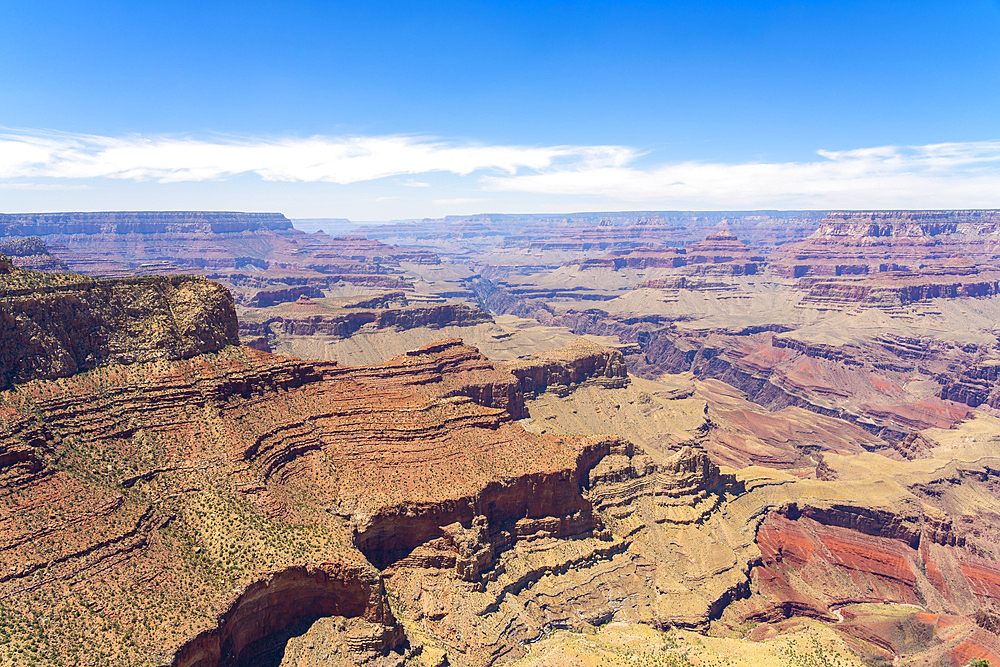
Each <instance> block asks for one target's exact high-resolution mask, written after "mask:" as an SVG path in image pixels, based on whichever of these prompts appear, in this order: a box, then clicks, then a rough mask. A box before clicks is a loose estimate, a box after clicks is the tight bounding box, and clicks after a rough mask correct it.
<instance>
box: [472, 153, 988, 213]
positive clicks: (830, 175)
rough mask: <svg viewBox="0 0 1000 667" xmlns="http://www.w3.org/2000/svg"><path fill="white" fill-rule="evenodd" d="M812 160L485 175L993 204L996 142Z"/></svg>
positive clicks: (568, 183) (767, 200) (554, 183)
mask: <svg viewBox="0 0 1000 667" xmlns="http://www.w3.org/2000/svg"><path fill="white" fill-rule="evenodd" d="M818 154H819V156H820V157H821V158H823V159H822V160H818V161H815V162H772V163H767V162H751V163H743V164H726V163H710V162H684V163H677V164H667V165H657V166H653V167H649V168H646V169H643V168H639V167H635V166H629V165H624V166H614V167H596V168H587V167H581V168H575V169H573V168H571V169H549V170H543V171H538V172H535V173H527V174H517V175H514V176H492V175H489V176H485V177H484V178H483V179H482V180H483V184H484V186H485V187H486V188H487V189H490V190H498V191H510V192H522V193H528V192H530V193H536V194H546V195H572V196H578V197H581V196H598V197H603V198H607V199H614V200H616V201H625V202H637V203H642V202H657V203H661V204H667V205H669V204H670V203H672V202H684V203H688V204H689V205H695V206H697V205H699V203H701V205H705V204H707V205H709V206H713V207H731V208H742V207H757V206H765V207H766V206H775V205H776V204H779V203H780V204H783V205H791V206H796V207H812V208H838V207H844V208H865V207H885V208H889V207H928V208H933V207H939V206H963V207H967V206H998V205H1000V142H974V143H949V144H933V145H929V146H903V147H900V146H881V147H876V148H863V149H857V150H850V151H818Z"/></svg>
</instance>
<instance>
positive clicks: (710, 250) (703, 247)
mask: <svg viewBox="0 0 1000 667" xmlns="http://www.w3.org/2000/svg"><path fill="white" fill-rule="evenodd" d="M685 250H686V251H687V269H686V271H687V272H688V273H691V274H693V275H728V276H753V275H756V274H757V273H758V271H760V270H761V269H762V268H763V263H764V258H763V257H762V256H760V254H759V253H758V252H756V251H754V250H753V249H752V248H750V247H749V246H747V245H745V244H744V243H741V242H740V241H739V239H737V238H736V237H735V236H733V235H732V234H730V233H729V232H725V231H723V232H717V233H715V234H709V235H708V236H707V237H705V240H704V241H696V242H695V243H692V244H690V245H688V246H687V247H686V248H685Z"/></svg>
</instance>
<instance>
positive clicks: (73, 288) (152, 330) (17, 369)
mask: <svg viewBox="0 0 1000 667" xmlns="http://www.w3.org/2000/svg"><path fill="white" fill-rule="evenodd" d="M237 343H238V333H237V323H236V311H235V308H234V306H233V300H232V297H231V296H230V295H229V292H227V291H226V290H225V288H223V287H222V286H220V285H218V284H217V283H212V282H208V281H206V280H201V279H197V278H181V277H174V278H135V279H118V280H93V279H88V278H86V277H84V276H73V275H72V274H63V275H61V276H59V277H58V278H51V277H49V274H42V273H36V272H33V271H28V270H25V269H16V268H15V269H11V270H10V271H9V272H7V273H5V274H3V275H0V387H3V388H6V387H7V386H9V385H10V384H11V383H22V382H26V381H28V380H31V379H34V378H56V377H67V376H70V375H73V374H74V373H77V372H79V371H81V370H86V369H91V368H95V367H97V366H98V365H100V364H103V363H106V362H117V363H125V364H128V363H134V362H138V361H150V360H153V359H186V358H189V357H193V356H195V355H198V354H202V353H205V352H215V351H218V350H220V349H221V348H222V347H224V346H225V345H232V344H237Z"/></svg>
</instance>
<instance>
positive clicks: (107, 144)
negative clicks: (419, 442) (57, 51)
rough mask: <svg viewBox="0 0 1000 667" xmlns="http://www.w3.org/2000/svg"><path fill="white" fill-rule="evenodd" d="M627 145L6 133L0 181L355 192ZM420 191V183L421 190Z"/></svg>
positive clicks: (597, 159)
mask: <svg viewBox="0 0 1000 667" xmlns="http://www.w3.org/2000/svg"><path fill="white" fill-rule="evenodd" d="M632 154H633V151H632V150H631V149H629V148H625V147H621V146H546V147H532V146H503V145H500V146H490V145H483V144H475V143H468V142H465V143H458V142H448V141H443V140H439V139H434V138H427V137H410V136H372V137H367V136H359V137H310V138H306V139H287V138H286V139H273V140H264V139H244V140H221V139H220V140H216V141H207V140H200V139H189V138H169V137H168V138H164V137H154V138H146V137H139V136H133V137H124V138H112V137H101V136H94V135H70V134H28V133H21V134H16V133H6V134H0V178H10V177H15V176H20V177H46V178H102V177H103V178H120V179H133V180H155V181H159V182H162V183H170V182H177V181H203V180H213V179H220V178H226V177H229V176H233V175H236V174H241V173H255V174H257V175H259V176H260V177H261V178H263V179H264V180H267V181H313V182H316V181H325V182H330V183H340V184H348V183H357V182H360V181H370V180H375V179H378V178H385V177H387V176H399V175H406V174H425V173H430V172H451V173H454V174H458V175H462V176H465V175H468V174H471V173H472V172H475V171H480V170H491V171H499V172H503V173H507V174H516V173H517V172H518V171H519V170H522V169H528V170H533V171H537V170H540V169H548V168H553V167H554V166H556V164H557V163H558V162H560V161H564V160H569V161H572V162H573V163H583V164H595V165H598V164H603V165H615V164H625V163H627V162H628V161H629V160H630V159H631V158H632ZM414 185H416V186H417V187H420V185H419V184H418V183H414Z"/></svg>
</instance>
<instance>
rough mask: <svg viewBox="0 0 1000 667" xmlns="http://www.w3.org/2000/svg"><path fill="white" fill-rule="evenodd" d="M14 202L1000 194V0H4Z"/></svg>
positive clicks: (913, 202) (341, 207)
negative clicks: (572, 0) (380, 0)
mask: <svg viewBox="0 0 1000 667" xmlns="http://www.w3.org/2000/svg"><path fill="white" fill-rule="evenodd" d="M0 26H3V39H0V211H49V210H95V209H187V208H212V209H220V208H224V209H237V210H278V211H282V212H285V213H286V214H287V215H289V216H291V217H350V218H352V219H359V220H379V219H389V218H401V217H423V216H440V215H445V214H462V213H473V212H543V211H544V212H550V211H551V212H556V211H574V210H608V209H628V208H635V209H652V208H666V209H677V208H696V209H700V208H709V209H724V208H746V207H753V208H842V207H843V208H868V207H892V208H906V207H986V206H988V207H1000V2H998V1H997V0H976V1H971V2H962V1H961V0H959V1H957V2H895V3H892V2H785V3H777V2H775V3H770V2H756V3H751V2H743V3H712V2H705V3H691V2H684V3H680V2H678V3H667V2H663V3H577V4H565V3H540V2H536V3H475V2H465V3H426V2H421V3H391V4H390V3H384V4H380V5H376V4H363V3H351V4H341V3H333V2H284V3H267V2H257V3H252V2H240V3H222V2H198V3H186V2H164V3H160V4H158V5H154V4H153V3H124V2H122V3H117V2H93V3H82V2H75V3H66V2H45V1H35V2H31V3H28V2H7V3H3V4H0Z"/></svg>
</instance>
